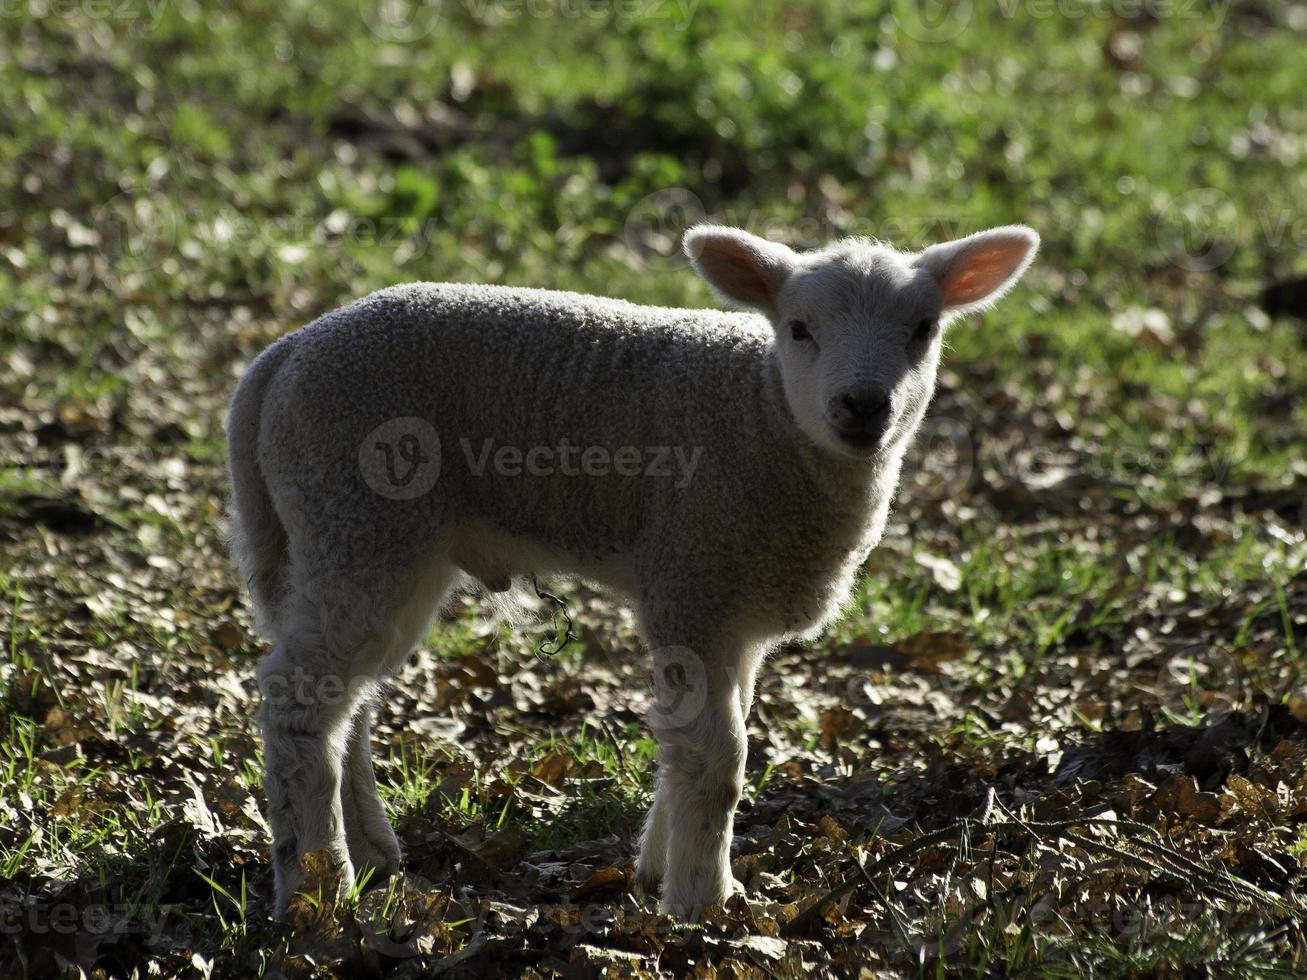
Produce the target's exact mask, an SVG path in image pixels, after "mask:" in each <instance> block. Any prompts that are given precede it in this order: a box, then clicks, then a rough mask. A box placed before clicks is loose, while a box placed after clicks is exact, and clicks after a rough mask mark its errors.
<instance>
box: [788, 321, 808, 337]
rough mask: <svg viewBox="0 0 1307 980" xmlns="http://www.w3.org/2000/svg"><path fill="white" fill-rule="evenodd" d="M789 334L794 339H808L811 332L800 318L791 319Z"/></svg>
mask: <svg viewBox="0 0 1307 980" xmlns="http://www.w3.org/2000/svg"><path fill="white" fill-rule="evenodd" d="M790 336H791V337H793V338H794V339H795V340H808V339H809V338H811V337H812V334H810V333H808V325H807V324H806V323H804V322H803V321H802V320H791V321H790Z"/></svg>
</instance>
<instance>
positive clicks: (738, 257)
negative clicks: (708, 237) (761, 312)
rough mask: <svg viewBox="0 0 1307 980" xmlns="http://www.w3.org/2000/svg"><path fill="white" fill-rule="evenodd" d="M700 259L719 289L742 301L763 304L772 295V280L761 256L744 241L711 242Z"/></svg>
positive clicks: (725, 240) (707, 244)
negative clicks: (763, 265) (766, 271)
mask: <svg viewBox="0 0 1307 980" xmlns="http://www.w3.org/2000/svg"><path fill="white" fill-rule="evenodd" d="M699 261H700V262H702V263H703V265H704V266H705V267H706V269H707V270H708V272H709V273H710V277H711V279H712V281H713V282H715V283H716V284H717V286H718V288H719V289H721V290H722V291H723V292H725V293H727V294H729V295H730V296H733V297H734V298H735V299H737V300H739V301H740V302H742V303H763V302H766V301H768V300H769V299H770V298H771V283H770V282H769V281H768V279H767V276H766V275H765V274H764V273H763V269H762V261H763V260H762V257H761V256H759V255H758V254H757V253H756V252H755V251H754V250H753V249H751V248H749V246H748V245H746V244H744V243H743V242H739V241H733V240H731V239H724V240H717V241H710V242H708V243H706V245H705V248H704V252H703V255H702V257H701V258H700V260H699Z"/></svg>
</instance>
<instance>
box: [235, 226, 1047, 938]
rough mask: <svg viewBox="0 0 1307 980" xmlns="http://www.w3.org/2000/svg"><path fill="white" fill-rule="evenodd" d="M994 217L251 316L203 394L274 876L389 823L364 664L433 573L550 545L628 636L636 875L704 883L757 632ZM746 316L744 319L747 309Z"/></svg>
mask: <svg viewBox="0 0 1307 980" xmlns="http://www.w3.org/2000/svg"><path fill="white" fill-rule="evenodd" d="M1038 243H1039V238H1038V236H1037V235H1036V234H1035V233H1034V232H1033V231H1031V230H1030V229H1029V228H1025V227H1021V226H1011V227H1004V228H997V229H994V230H992V231H987V232H982V233H980V234H977V235H972V236H971V237H969V238H964V239H961V240H959V241H956V242H951V243H948V244H943V245H937V246H933V247H931V248H928V249H926V250H925V251H924V252H921V253H919V254H908V253H901V252H898V251H895V250H894V249H892V248H890V247H887V246H885V245H881V244H878V243H874V242H869V241H863V240H846V241H842V242H839V243H837V244H834V245H832V246H830V247H828V248H825V249H823V250H820V251H812V252H802V253H800V252H795V251H792V250H791V249H789V248H787V247H785V246H784V245H778V244H775V243H773V242H769V241H764V240H763V239H760V238H757V237H755V236H753V235H750V234H747V233H745V232H743V231H738V230H734V229H729V228H722V227H715V226H705V227H698V228H695V229H693V230H692V231H690V232H689V233H688V234H687V235H686V236H685V242H684V247H685V251H686V253H687V254H688V255H689V257H690V259H691V261H692V263H693V265H694V268H695V269H696V270H697V271H698V272H699V274H700V275H702V276H703V277H704V278H705V279H706V280H707V281H708V282H709V283H710V284H711V285H712V286H713V287H714V288H715V289H716V290H717V292H719V293H720V294H721V295H722V296H723V297H724V298H725V299H726V300H728V301H731V302H733V303H736V304H740V305H743V306H746V307H750V308H752V309H753V310H754V311H756V313H721V312H712V311H707V310H683V309H661V308H653V307H643V306H635V305H632V304H629V303H625V302H621V301H618V300H611V299H598V298H594V297H590V296H580V295H576V294H572V293H563V292H549V291H545V290H534V289H510V288H501V287H493V286H467V285H436V284H427V283H423V284H415V285H408V286H397V287H394V288H391V289H386V290H382V291H381V292H378V293H375V294H373V295H371V296H368V297H366V298H364V299H361V300H359V301H357V302H355V303H352V304H350V305H349V306H346V307H344V308H342V309H340V310H336V311H335V312H332V313H329V314H327V315H325V316H323V317H321V318H320V319H318V320H317V321H315V322H314V323H312V324H310V325H308V326H306V327H305V328H303V329H302V330H299V331H297V332H295V333H293V334H290V335H288V336H286V337H284V338H282V339H281V340H279V341H277V342H276V343H275V344H273V345H272V346H271V347H269V348H268V349H267V350H266V351H265V352H264V353H263V354H262V355H261V356H260V357H259V358H258V359H257V360H256V361H255V362H254V364H253V365H252V366H251V367H250V368H249V370H248V371H247V372H246V374H245V376H244V378H243V380H242V381H241V383H240V386H239V387H238V389H237V391H236V395H235V399H234V401H233V403H232V407H231V415H230V418H229V423H228V427H229V439H230V447H229V448H230V466H231V479H232V485H233V491H234V504H235V522H234V532H235V533H234V539H235V540H234V545H235V554H236V558H237V560H238V562H239V564H240V567H241V570H242V572H243V574H244V577H245V579H246V581H247V582H248V584H249V589H250V593H251V596H252V598H253V604H254V608H255V611H256V614H257V618H258V622H259V624H260V629H261V630H262V631H263V632H264V634H265V635H266V637H267V638H268V640H269V641H270V642H271V644H272V652H271V653H270V654H269V655H268V656H267V658H266V659H265V660H264V661H263V663H262V664H261V667H260V671H259V683H260V690H261V693H262V695H263V701H262V707H261V709H260V722H261V724H262V728H263V736H264V744H265V754H266V762H267V777H266V782H265V790H266V792H267V798H268V817H269V823H270V825H271V829H272V833H273V850H272V857H273V868H274V872H275V878H276V901H277V907H278V910H279V911H280V910H283V909H284V908H285V906H286V903H287V902H288V901H289V899H290V897H291V895H292V894H293V893H294V892H295V890H296V889H297V888H298V887H299V886H301V885H302V884H303V882H304V873H303V871H302V870H301V865H300V861H299V858H300V856H301V855H303V854H305V853H307V852H311V851H316V850H319V849H322V848H326V849H327V850H328V851H329V852H330V854H331V855H332V856H333V857H334V859H335V860H336V861H338V862H339V863H340V864H341V865H342V866H343V869H344V875H345V883H346V884H349V883H350V882H352V880H353V875H354V872H355V870H356V869H359V868H361V867H363V866H365V865H371V866H373V867H374V868H375V869H377V870H378V871H379V872H381V873H383V874H389V873H392V872H394V871H395V870H396V869H397V868H398V865H399V861H400V846H399V843H398V841H397V840H396V837H395V834H394V833H393V831H392V830H391V827H390V824H389V822H388V821H387V819H386V814H385V810H384V808H383V806H382V803H381V800H380V798H379V797H378V795H377V788H376V783H375V781H374V778H373V770H372V758H371V750H370V747H369V738H370V732H369V728H370V718H371V708H372V703H373V701H374V700H375V697H376V696H377V691H378V689H379V685H380V683H381V682H382V680H383V679H384V678H385V677H386V675H387V674H388V673H390V672H391V671H392V670H393V669H394V668H395V667H396V666H397V665H398V664H400V663H401V662H402V661H403V660H404V658H405V657H406V656H407V654H408V652H409V651H410V649H411V648H412V647H413V646H414V645H415V644H416V643H417V642H419V641H420V640H421V639H422V637H423V636H424V635H425V633H426V631H427V630H428V629H429V628H430V626H431V624H432V622H433V620H434V618H435V615H436V613H437V612H438V611H439V609H440V607H441V604H442V602H444V601H445V600H446V599H447V598H448V597H449V596H450V595H451V593H452V592H454V591H455V590H457V589H458V588H460V587H467V586H468V585H469V584H475V583H479V584H480V585H481V586H482V587H483V589H484V591H486V592H488V593H503V592H505V591H507V590H508V589H509V588H510V585H511V584H513V583H514V580H516V581H517V582H519V583H520V582H521V581H523V580H524V577H526V580H528V581H529V576H530V575H531V574H540V575H549V574H551V573H556V574H569V575H573V576H579V577H581V578H583V579H585V580H588V581H591V582H595V583H598V584H600V585H601V586H603V587H606V588H608V589H611V590H614V591H616V592H617V593H618V594H619V595H621V596H623V597H624V598H625V599H626V600H627V601H628V602H629V603H630V604H631V606H632V608H633V610H634V612H635V614H636V618H637V622H638V623H639V626H640V630H641V634H642V637H643V639H644V640H645V642H646V643H647V644H648V647H649V649H650V651H651V655H652V659H653V670H654V677H655V687H656V695H657V699H656V704H655V707H654V709H653V710H652V711H651V713H650V723H651V725H652V727H653V729H654V733H655V735H656V736H657V738H658V742H659V745H660V751H659V756H658V773H657V788H656V793H655V797H654V803H653V806H652V808H651V809H650V811H649V814H648V817H647V819H646V822H645V827H644V832H643V835H642V839H641V842H640V853H639V858H638V861H637V869H636V870H637V879H638V882H639V884H640V885H641V886H642V887H643V888H645V889H647V890H652V889H656V888H657V887H658V885H659V883H660V882H661V886H662V891H661V908H662V909H663V910H665V911H668V912H671V913H673V914H675V915H679V916H683V917H685V916H693V915H695V914H697V912H698V910H699V909H701V908H702V907H703V906H706V905H712V904H718V903H721V902H722V901H724V900H725V899H726V898H727V896H728V895H729V894H730V893H731V891H732V889H733V888H734V887H738V886H736V884H735V883H734V881H733V879H732V876H731V867H730V847H731V827H732V820H733V817H734V812H735V806H736V803H737V801H738V800H739V796H740V791H741V786H742V781H743V778H744V762H745V747H746V742H745V718H746V716H747V715H748V712H749V709H750V707H751V702H752V698H753V688H754V677H755V674H756V672H757V670H758V666H759V664H760V662H761V661H762V660H763V658H764V656H765V655H766V654H767V652H768V651H769V650H771V649H773V648H775V647H776V646H777V645H778V644H780V643H783V642H785V641H788V640H793V639H811V638H813V637H815V636H817V635H818V634H819V633H820V632H821V630H822V629H823V627H825V626H826V625H827V624H829V623H830V622H831V621H832V620H833V619H834V618H835V617H836V616H838V615H839V613H840V610H841V607H842V605H843V604H844V603H845V602H846V601H847V599H848V596H849V594H850V591H851V589H852V586H853V584H854V580H855V577H856V575H857V571H858V567H859V565H860V564H861V563H862V562H863V560H864V559H865V558H866V557H867V553H868V552H869V551H870V550H871V548H872V547H873V546H874V545H875V544H876V543H877V541H878V540H879V539H880V536H881V533H882V530H883V528H884V526H885V520H886V514H887V512H888V510H889V506H890V502H891V500H892V498H893V496H894V490H895V486H896V483H897V481H898V477H899V469H900V466H901V463H902V460H903V455H904V451H905V449H906V447H907V445H908V443H909V440H910V439H911V437H912V434H913V432H914V431H915V430H916V428H917V426H918V424H919V423H920V421H921V419H922V416H923V414H924V413H925V411H926V406H927V404H928V403H929V401H930V399H931V395H932V393H933V391H934V387H935V370H936V365H937V363H938V361H939V356H940V335H941V332H942V330H943V328H944V327H945V325H946V324H947V323H948V322H949V321H950V320H952V319H953V318H955V317H956V316H958V315H960V314H963V313H966V312H969V311H972V310H976V309H980V308H983V307H985V306H987V305H989V304H990V303H992V302H993V301H994V300H996V299H997V298H998V297H999V296H1001V295H1002V294H1003V293H1004V292H1006V291H1007V290H1008V289H1009V288H1011V286H1012V285H1013V284H1014V283H1015V282H1016V281H1017V279H1018V278H1019V277H1020V276H1021V274H1022V273H1023V272H1024V271H1025V269H1026V267H1027V266H1028V265H1029V263H1030V261H1031V259H1032V258H1033V256H1034V254H1035V251H1036V249H1037V247H1038ZM757 314H761V316H759V315H757Z"/></svg>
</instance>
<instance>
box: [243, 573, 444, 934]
mask: <svg viewBox="0 0 1307 980" xmlns="http://www.w3.org/2000/svg"><path fill="white" fill-rule="evenodd" d="M396 564H397V565H399V566H400V567H401V568H402V567H404V566H403V565H402V564H401V563H399V562H396ZM452 581H453V573H452V569H447V568H443V567H442V568H439V569H435V570H431V569H428V570H426V572H425V573H424V572H423V571H421V570H417V569H415V570H414V571H413V572H412V573H409V574H405V573H402V572H398V571H395V570H393V569H392V570H391V572H390V574H389V575H388V576H386V577H385V579H384V581H381V582H377V581H373V582H371V583H368V585H366V586H364V585H359V584H357V583H354V584H351V583H348V582H344V581H331V582H326V581H323V580H322V579H321V578H319V579H316V580H309V581H306V582H305V583H304V584H303V587H301V588H300V589H299V590H297V591H296V592H295V594H294V598H293V600H292V601H291V604H290V607H289V608H290V609H291V610H292V611H291V613H290V614H289V619H288V620H287V621H286V622H284V623H283V624H281V626H282V632H283V635H284V637H285V640H284V641H283V642H282V643H279V644H278V645H277V647H276V648H275V649H274V651H273V653H272V654H271V655H270V656H269V657H268V658H267V659H266V660H265V661H264V663H263V664H262V665H261V667H260V671H259V678H260V689H261V690H262V691H263V692H264V698H263V705H262V707H261V709H260V712H261V713H260V721H261V722H262V725H263V736H264V756H265V761H266V764H267V775H266V778H265V783H264V788H265V792H266V794H267V797H268V816H269V825H270V828H271V830H272V835H273V869H274V875H275V878H276V889H277V911H278V913H280V912H282V911H284V910H285V908H286V905H287V903H288V902H289V901H290V898H291V896H292V895H293V894H294V893H295V891H296V890H297V889H298V888H299V887H300V886H301V885H302V884H303V881H304V876H303V872H302V871H301V869H300V857H301V856H302V855H304V854H306V853H309V852H312V851H318V850H322V849H324V848H325V849H326V850H327V852H328V854H329V855H330V857H331V858H332V860H333V861H335V862H336V863H337V864H339V865H341V867H342V869H343V877H342V888H349V887H351V886H352V885H353V882H354V873H355V871H356V870H357V868H358V866H359V865H360V864H372V865H373V867H375V868H377V870H378V871H382V872H385V873H391V872H393V871H394V870H396V869H397V867H398V864H399V846H398V842H397V841H396V839H395V836H394V833H393V831H391V829H390V824H389V821H388V820H387V819H386V813H385V807H384V806H383V805H382V802H381V799H380V797H379V796H378V794H377V785H376V779H375V778H374V776H373V772H372V760H371V752H370V746H369V736H370V731H369V729H370V726H369V725H368V718H369V710H368V708H369V705H368V701H369V698H370V697H371V695H372V693H373V692H374V691H375V690H376V685H377V682H378V680H380V679H381V678H383V677H384V676H385V675H386V674H388V673H389V672H390V671H391V670H393V669H394V667H395V666H396V665H397V664H398V663H399V662H400V661H402V659H403V657H404V656H405V655H406V654H407V653H408V651H409V650H410V649H412V647H413V645H414V644H415V643H416V642H417V641H418V639H420V637H421V636H422V634H423V632H424V631H425V629H426V626H427V625H428V624H429V622H430V620H431V618H432V614H433V612H434V610H435V609H436V608H437V607H438V606H439V604H440V602H441V601H442V599H443V598H444V596H445V594H446V593H447V591H448V589H449V586H450V584H451V583H452Z"/></svg>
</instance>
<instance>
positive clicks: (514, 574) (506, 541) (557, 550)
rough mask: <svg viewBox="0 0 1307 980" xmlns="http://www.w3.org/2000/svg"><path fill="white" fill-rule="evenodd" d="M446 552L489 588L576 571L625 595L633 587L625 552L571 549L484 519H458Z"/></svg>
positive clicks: (582, 577) (572, 574) (586, 578)
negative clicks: (501, 526)
mask: <svg viewBox="0 0 1307 980" xmlns="http://www.w3.org/2000/svg"><path fill="white" fill-rule="evenodd" d="M449 555H450V558H451V560H452V561H453V562H454V564H455V565H457V566H458V567H459V568H461V569H462V570H463V571H464V572H466V573H467V574H469V575H471V576H472V577H473V578H475V579H477V580H478V581H480V582H481V583H482V584H483V585H485V586H486V588H488V589H490V590H491V591H502V590H503V589H506V588H507V587H508V585H509V583H510V582H511V580H512V579H514V578H519V577H522V576H531V575H538V576H541V577H545V576H550V575H568V576H575V577H577V578H581V579H585V580H586V581H588V582H593V583H594V584H596V585H599V586H601V587H603V588H605V589H608V590H612V591H615V592H618V593H622V594H625V595H630V594H633V593H634V592H635V591H636V583H635V578H634V574H633V573H632V571H631V562H630V561H629V560H628V556H627V554H626V553H624V552H621V551H610V552H608V553H600V552H597V551H594V550H587V551H581V550H579V549H572V548H568V547H565V546H563V545H560V544H559V543H557V542H553V541H548V540H545V539H543V538H542V537H540V536H536V535H530V534H520V533H513V532H509V531H506V530H504V529H502V528H500V527H497V526H495V525H493V524H490V523H488V522H485V521H464V522H460V523H459V524H458V525H457V526H456V527H455V529H454V533H453V536H452V540H451V545H450V550H449Z"/></svg>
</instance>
